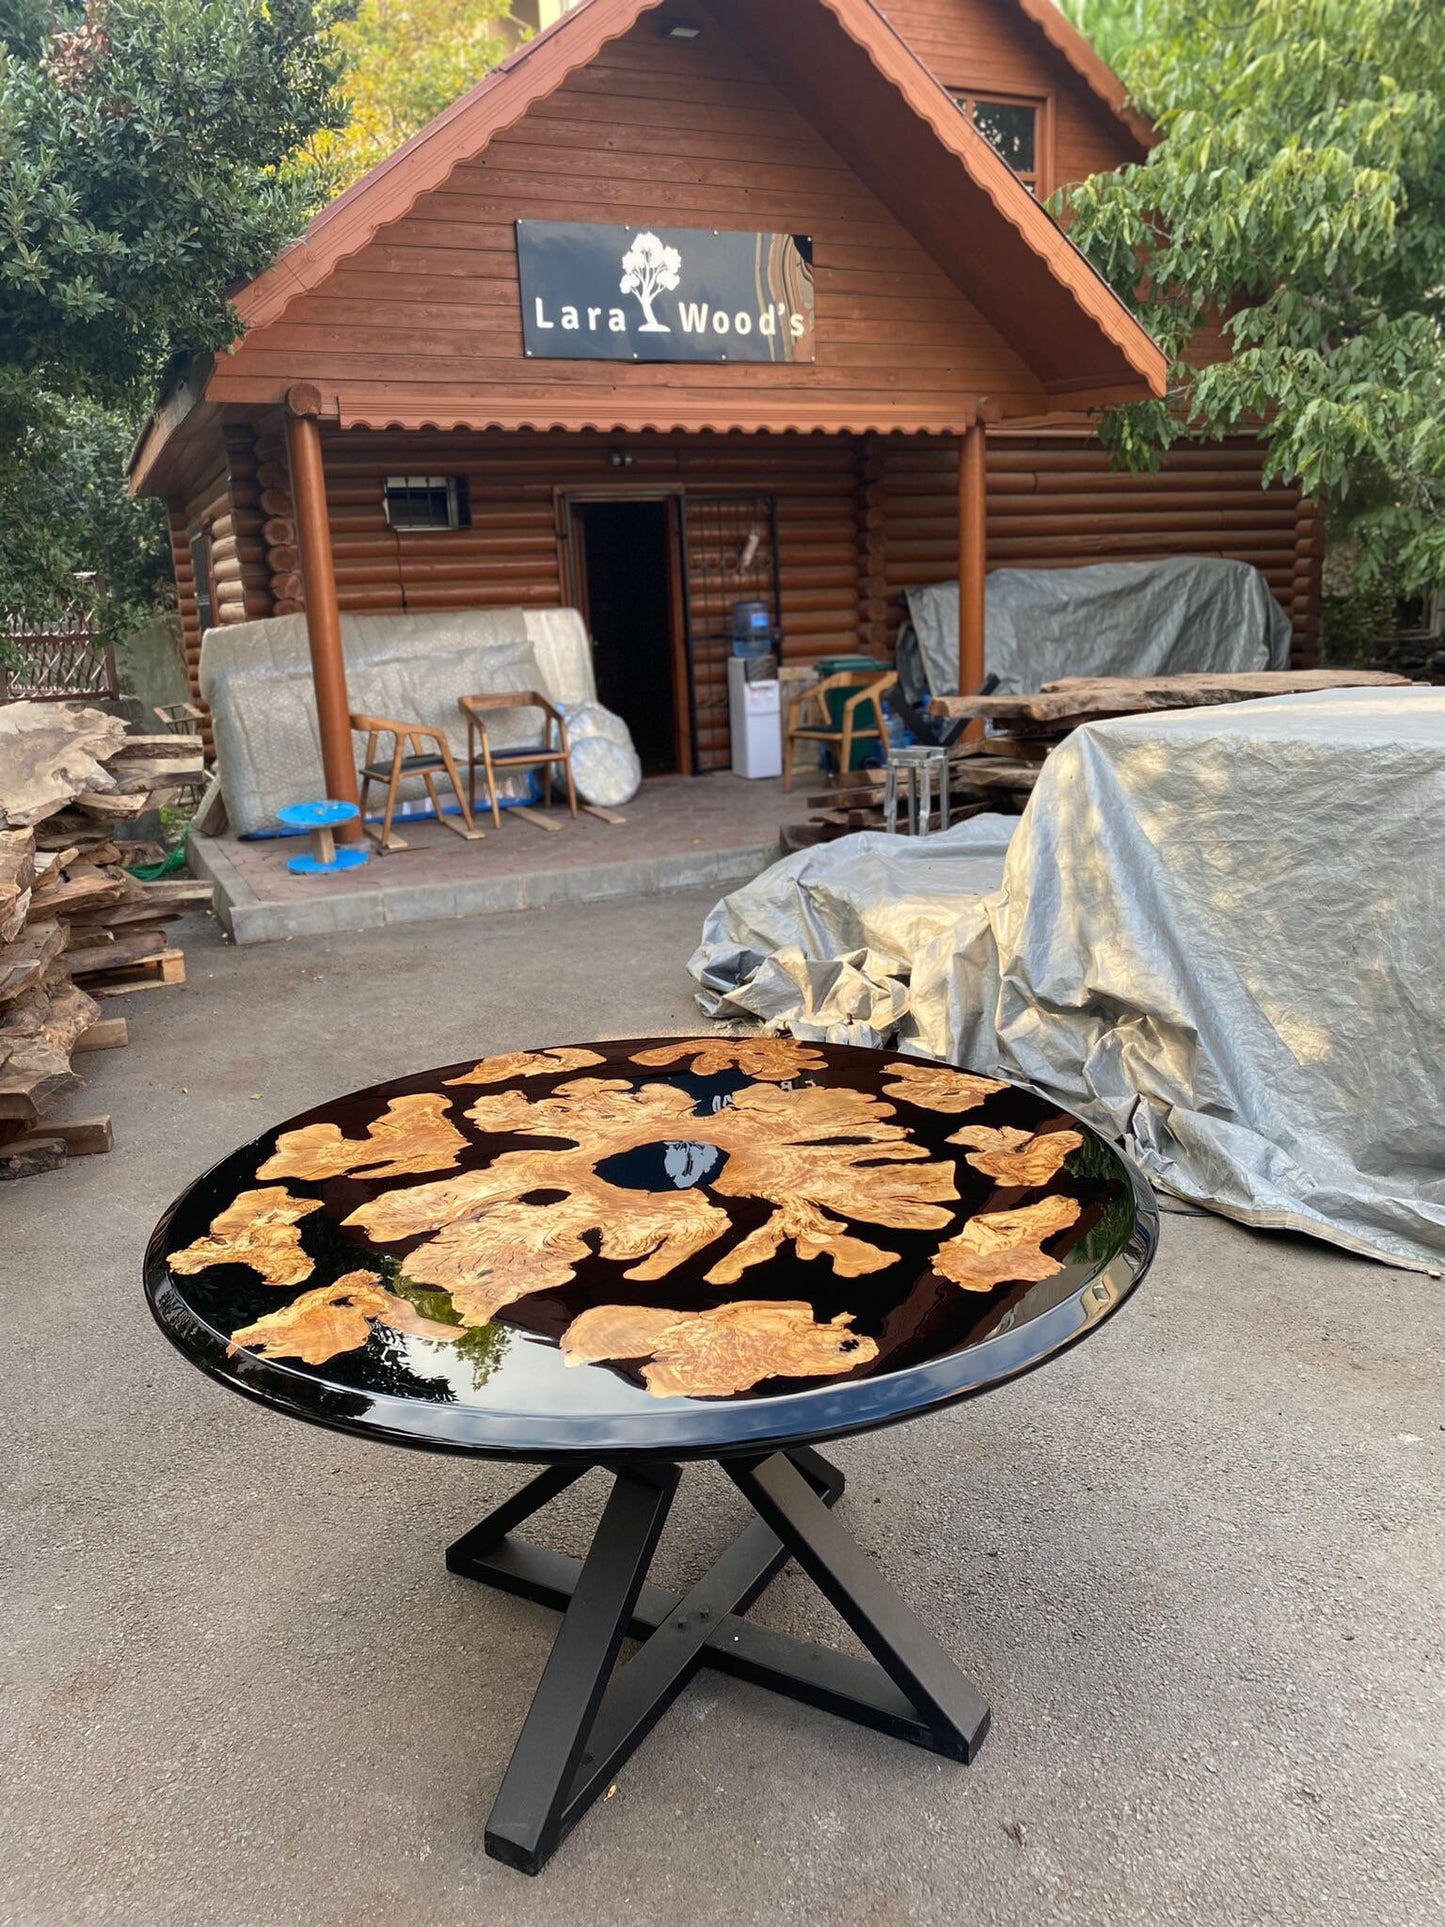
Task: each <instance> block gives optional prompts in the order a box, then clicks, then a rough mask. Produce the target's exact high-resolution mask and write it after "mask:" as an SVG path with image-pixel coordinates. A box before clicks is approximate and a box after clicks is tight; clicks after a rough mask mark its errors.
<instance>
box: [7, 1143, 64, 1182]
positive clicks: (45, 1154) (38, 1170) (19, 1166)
mask: <svg viewBox="0 0 1445 1927" xmlns="http://www.w3.org/2000/svg"><path fill="white" fill-rule="evenodd" d="M64 1163H65V1139H64V1138H60V1137H36V1136H34V1135H30V1136H27V1137H23V1138H16V1139H13V1140H12V1141H11V1142H10V1143H9V1144H0V1183H3V1182H4V1181H5V1180H6V1179H7V1178H38V1177H40V1176H41V1175H42V1174H43V1173H44V1172H46V1171H58V1170H59V1169H60V1167H61V1166H62V1165H63V1164H64Z"/></svg>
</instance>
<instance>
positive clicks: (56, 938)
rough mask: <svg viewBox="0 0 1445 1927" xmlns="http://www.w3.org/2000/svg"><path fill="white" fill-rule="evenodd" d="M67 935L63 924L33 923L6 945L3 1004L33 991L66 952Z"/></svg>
mask: <svg viewBox="0 0 1445 1927" xmlns="http://www.w3.org/2000/svg"><path fill="white" fill-rule="evenodd" d="M66 935H67V931H66V928H65V925H64V924H62V923H32V924H29V925H28V926H27V927H26V929H25V930H24V931H23V932H22V933H21V935H20V936H19V937H18V938H17V939H16V941H15V942H14V943H10V944H6V946H5V948H4V950H3V951H0V1004H8V1003H10V1002H11V1001H12V1000H13V999H14V998H16V997H20V996H23V995H24V993H25V992H26V991H27V990H33V989H34V987H35V986H36V984H38V983H39V982H40V980H41V978H42V977H43V976H44V975H45V971H46V967H47V965H49V964H50V963H51V962H52V961H53V959H54V958H56V957H58V956H59V955H60V953H61V951H62V950H64V948H65V939H66Z"/></svg>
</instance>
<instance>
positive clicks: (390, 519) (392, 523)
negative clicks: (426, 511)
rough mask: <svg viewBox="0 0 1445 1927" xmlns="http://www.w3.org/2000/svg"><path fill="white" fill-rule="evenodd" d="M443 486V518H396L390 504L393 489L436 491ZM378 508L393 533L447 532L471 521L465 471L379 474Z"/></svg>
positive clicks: (433, 533) (441, 533)
mask: <svg viewBox="0 0 1445 1927" xmlns="http://www.w3.org/2000/svg"><path fill="white" fill-rule="evenodd" d="M443 490H445V493H446V507H447V519H446V521H444V522H436V521H427V522H422V521H415V522H414V521H411V520H409V519H403V520H400V521H398V520H397V517H396V514H395V513H394V512H393V508H392V496H393V493H395V494H397V495H401V494H403V493H405V494H410V495H420V494H422V493H427V494H430V495H437V494H439V493H441V492H442V491H443ZM381 512H382V514H383V515H384V516H385V517H386V526H387V528H388V529H390V531H391V532H392V534H393V535H449V534H451V533H452V532H453V531H454V530H456V529H469V528H470V527H471V525H472V502H471V488H470V486H469V483H468V478H467V477H466V476H465V475H457V474H452V475H383V476H382V478H381Z"/></svg>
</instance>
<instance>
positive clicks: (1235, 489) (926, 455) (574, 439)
mask: <svg viewBox="0 0 1445 1927" xmlns="http://www.w3.org/2000/svg"><path fill="white" fill-rule="evenodd" d="M623 457H625V458H627V464H626V466H625V467H619V466H618V465H617V461H618V459H620V458H623ZM232 459H233V460H235V461H236V462H237V464H238V465H237V467H236V469H235V470H233V478H234V479H233V481H232V484H231V489H230V491H229V492H228V491H227V490H226V489H225V487H224V482H223V479H219V478H218V480H217V481H216V482H214V483H212V484H210V485H208V489H207V490H206V491H204V493H205V494H206V496H207V502H206V503H205V504H202V505H201V508H202V512H205V513H210V514H212V516H213V517H214V518H216V519H219V518H220V516H221V515H222V514H223V513H230V507H229V505H230V503H231V502H232V501H234V502H235V504H236V516H237V520H238V522H239V524H240V526H239V531H238V535H237V537H236V543H237V546H236V551H235V553H236V557H237V559H238V561H239V563H240V569H241V574H240V590H241V599H240V600H239V602H238V600H237V592H236V589H235V588H234V587H231V588H230V590H229V594H228V600H227V604H226V607H227V609H228V610H235V609H238V608H240V609H245V610H247V611H249V610H251V609H253V608H254V609H256V610H257V611H258V612H260V611H261V610H262V609H263V608H264V609H265V610H266V611H267V612H269V611H271V610H272V609H274V610H275V611H277V612H279V613H283V614H284V613H292V612H296V611H299V610H300V609H301V608H302V607H303V606H304V604H303V600H302V593H301V582H300V572H299V565H298V563H297V559H296V556H295V546H294V522H293V518H292V517H291V516H290V514H289V513H288V511H289V508H290V495H289V475H287V474H286V473H285V472H284V469H283V468H281V467H280V466H279V465H278V464H276V462H275V450H274V449H273V448H272V446H271V442H270V440H269V439H268V437H267V435H266V434H264V433H263V434H262V435H261V437H260V438H259V440H256V441H253V443H252V444H251V446H250V447H249V448H248V447H246V446H244V445H241V444H240V443H237V444H236V446H235V448H234V450H233V451H232ZM247 459H249V460H250V461H251V463H252V468H251V470H250V471H249V473H247V474H243V473H242V472H241V466H240V464H242V463H244V462H245V461H246V460H247ZM325 461H326V471H327V491H328V499H329V502H330V508H331V529H332V543H333V547H334V550H335V560H336V575H337V589H338V595H339V599H340V603H341V607H342V609H343V611H355V612H375V613H387V612H396V613H402V612H410V613H417V612H424V611H426V610H429V609H478V608H482V609H485V608H506V607H514V606H532V607H555V606H557V605H558V604H561V603H565V602H568V601H572V600H576V599H577V594H576V590H575V588H574V585H573V584H572V582H571V579H570V574H569V560H568V544H567V540H566V528H565V526H564V524H565V517H564V516H563V513H562V506H561V504H562V498H563V496H564V495H566V494H568V493H575V494H588V493H595V492H609V493H614V494H617V495H624V496H625V495H646V494H648V493H649V492H657V493H661V492H664V491H681V492H682V493H684V494H686V493H687V492H689V491H690V492H692V493H695V494H707V495H717V494H726V493H729V492H731V491H733V490H736V491H737V492H738V493H739V494H756V493H770V494H774V495H776V497H777V500H778V553H779V561H780V571H781V577H782V614H783V627H784V632H785V637H786V642H785V651H786V655H787V658H788V660H790V661H812V660H816V659H818V658H819V657H822V656H825V655H831V654H835V653H837V652H839V651H844V650H853V649H857V648H859V647H860V646H861V647H864V648H867V649H869V650H871V651H872V652H874V653H877V654H880V655H883V654H886V653H887V652H888V651H889V650H890V649H891V647H892V643H893V639H894V636H895V635H896V632H897V627H898V621H899V614H900V611H899V603H898V598H899V596H900V594H901V592H902V591H903V590H904V589H905V588H910V587H913V586H916V585H918V584H922V583H927V582H936V581H947V580H951V579H953V577H954V576H955V575H956V572H957V566H958V565H957V542H958V512H957V476H958V453H957V444H956V442H955V441H954V440H953V439H952V438H922V437H910V438H901V437H886V436H880V437H873V438H869V439H867V440H857V439H853V438H849V437H842V436H834V437H824V436H798V435H780V436H742V435H737V436H726V435H710V436H684V435H652V436H633V437H620V436H602V435H567V434H545V435H544V434H537V435H528V434H520V435H505V434H501V433H492V434H467V433H454V434H442V433H436V432H432V433H426V432H423V433H417V434H404V433H401V432H399V431H396V432H390V433H373V432H371V431H361V430H352V431H349V432H341V431H336V430H333V431H331V432H329V433H328V434H327V436H326V439H325ZM1261 462H1262V456H1261V452H1260V450H1259V448H1258V446H1257V444H1255V443H1253V442H1251V441H1247V440H1241V441H1238V442H1231V443H1228V444H1225V445H1222V446H1214V447H1207V448H1194V447H1188V448H1181V449H1178V450H1176V451H1174V453H1173V454H1172V455H1171V456H1170V457H1169V459H1168V461H1167V462H1166V464H1165V466H1164V468H1163V470H1162V471H1161V472H1160V473H1159V474H1156V475H1147V476H1139V475H1124V474H1118V473H1115V472H1113V471H1112V470H1111V469H1110V466H1109V459H1108V456H1107V455H1106V454H1105V452H1104V451H1103V450H1102V449H1101V448H1100V447H1099V445H1098V443H1097V441H1094V440H1093V439H1092V438H1090V437H1088V436H1087V435H1085V434H1083V433H1079V434H1077V435H1059V434H1033V433H1027V434H1025V433H1020V432H1017V431H1014V432H1012V433H1010V432H1007V431H995V432H994V433H993V434H992V435H991V436H990V442H989V563H990V566H991V567H994V568H998V567H1015V568H1018V567H1030V568H1037V567H1044V568H1048V567H1058V568H1064V567H1069V566H1072V565H1077V564H1080V563H1086V562H1097V561H1137V560H1146V559H1150V558H1153V557H1156V556H1166V555H1222V556H1229V557H1234V558H1236V559H1239V560H1243V561H1247V562H1252V563H1254V564H1255V566H1257V567H1259V568H1260V569H1262V570H1263V571H1264V573H1265V575H1266V577H1267V579H1268V580H1269V584H1270V587H1271V589H1272V591H1273V592H1274V594H1275V595H1276V596H1277V597H1278V599H1279V600H1280V602H1281V604H1282V605H1283V606H1284V607H1285V609H1286V610H1287V611H1288V613H1289V615H1290V617H1291V620H1292V622H1293V625H1294V630H1295V643H1296V646H1295V655H1294V662H1295V664H1296V666H1307V665H1308V664H1310V663H1312V662H1313V661H1315V659H1316V652H1317V633H1318V583H1319V539H1320V532H1319V524H1318V521H1317V519H1316V518H1315V517H1314V516H1313V514H1312V512H1311V510H1310V509H1309V506H1308V504H1303V503H1301V502H1300V500H1299V498H1298V496H1297V494H1296V492H1295V491H1293V490H1290V489H1272V490H1269V491H1267V492H1266V491H1262V490H1261V488H1260V481H1259V478H1260V469H1261ZM423 474H428V475H429V474H435V475H464V476H465V477H466V480H467V483H468V489H469V495H470V502H471V526H470V527H469V528H465V529H457V530H440V531H435V532H426V533H404V532H399V531H395V530H393V529H391V528H389V527H388V525H387V521H386V515H385V510H384V507H383V483H384V481H385V478H386V477H387V476H388V475H423ZM212 496H214V497H216V501H215V502H212V501H211V500H210V498H211V497H212ZM222 502H224V503H225V504H226V507H225V509H224V510H223V509H222V507H221V506H220V505H221V503H222ZM188 508H189V510H190V513H189V514H186V513H181V514H178V515H177V516H175V517H173V520H172V548H173V553H174V556H175V564H176V580H177V587H178V591H179V595H180V601H181V608H182V619H183V623H184V624H185V625H186V629H185V635H186V651H187V660H188V662H189V663H190V664H191V668H192V678H193V681H194V674H195V664H196V661H197V660H198V658H199V645H200V638H199V634H198V631H197V629H196V624H195V614H194V610H195V601H194V594H193V593H190V584H189V573H190V555H189V550H188V547H187V529H188V527H189V526H191V525H192V524H193V522H194V520H195V519H196V515H197V508H196V505H195V504H190V505H188ZM212 526H213V527H214V526H215V521H214V520H213V522H212ZM223 539H224V538H223ZM283 591H284V592H285V593H283ZM188 596H189V600H188ZM726 673H727V672H726V649H725V647H724V646H722V645H721V644H714V645H713V646H711V647H710V648H707V649H702V650H700V651H699V652H698V653H697V655H696V658H695V660H694V662H693V682H694V694H695V703H696V710H697V734H698V751H699V755H698V764H699V767H700V768H701V769H717V768H721V767H724V766H725V765H726V763H727V761H728V758H729V740H728V726H727V683H726Z"/></svg>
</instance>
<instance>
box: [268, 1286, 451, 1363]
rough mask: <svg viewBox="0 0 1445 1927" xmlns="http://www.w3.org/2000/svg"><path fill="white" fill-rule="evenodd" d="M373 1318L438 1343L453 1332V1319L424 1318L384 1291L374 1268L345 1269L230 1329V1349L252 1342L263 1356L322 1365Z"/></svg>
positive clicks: (365, 1333) (360, 1341) (354, 1341)
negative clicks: (340, 1275) (329, 1281)
mask: <svg viewBox="0 0 1445 1927" xmlns="http://www.w3.org/2000/svg"><path fill="white" fill-rule="evenodd" d="M373 1319H379V1320H380V1321H381V1323H382V1324H384V1325H388V1326H389V1327H390V1328H391V1330H392V1331H398V1332H405V1333H406V1334H407V1335H408V1336H409V1337H412V1338H430V1339H432V1340H433V1341H434V1342H436V1343H438V1344H448V1345H449V1344H451V1343H453V1342H454V1341H455V1339H456V1335H457V1333H456V1327H455V1326H454V1325H443V1324H440V1323H438V1322H437V1321H436V1320H435V1319H432V1318H423V1316H422V1315H421V1313H420V1312H419V1311H418V1310H417V1309H416V1307H415V1306H414V1305H409V1304H408V1303H407V1301H406V1300H405V1299H404V1298H396V1297H394V1296H393V1295H392V1293H391V1292H389V1291H383V1290H382V1288H381V1285H380V1283H379V1281H378V1279H377V1276H376V1273H375V1272H374V1271H348V1272H347V1274H346V1276H345V1277H344V1278H338V1279H337V1280H336V1282H335V1283H334V1284H330V1285H321V1286H319V1287H318V1288H317V1289H316V1290H315V1291H303V1292H302V1294H301V1296H300V1297H299V1298H293V1299H292V1300H291V1303H290V1304H289V1305H283V1306H282V1308H281V1310H280V1311H268V1312H267V1313H265V1315H264V1316H263V1317H261V1318H258V1319H256V1320H255V1321H254V1322H253V1323H252V1324H249V1325H243V1326H242V1327H241V1328H240V1329H239V1330H238V1331H234V1332H232V1333H231V1345H230V1349H231V1351H232V1352H236V1351H239V1350H240V1349H241V1348H242V1346H250V1345H255V1346H257V1347H258V1348H259V1350H260V1353H261V1356H262V1357H263V1358H299V1359H300V1360H301V1361H302V1363H303V1364H306V1365H324V1364H325V1363H326V1362H327V1360H328V1359H331V1358H335V1357H336V1355H337V1353H338V1352H350V1351H355V1350H356V1348H357V1347H358V1346H359V1345H364V1344H365V1343H366V1341H367V1340H368V1339H369V1338H370V1336H371V1321H372V1320H373Z"/></svg>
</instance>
